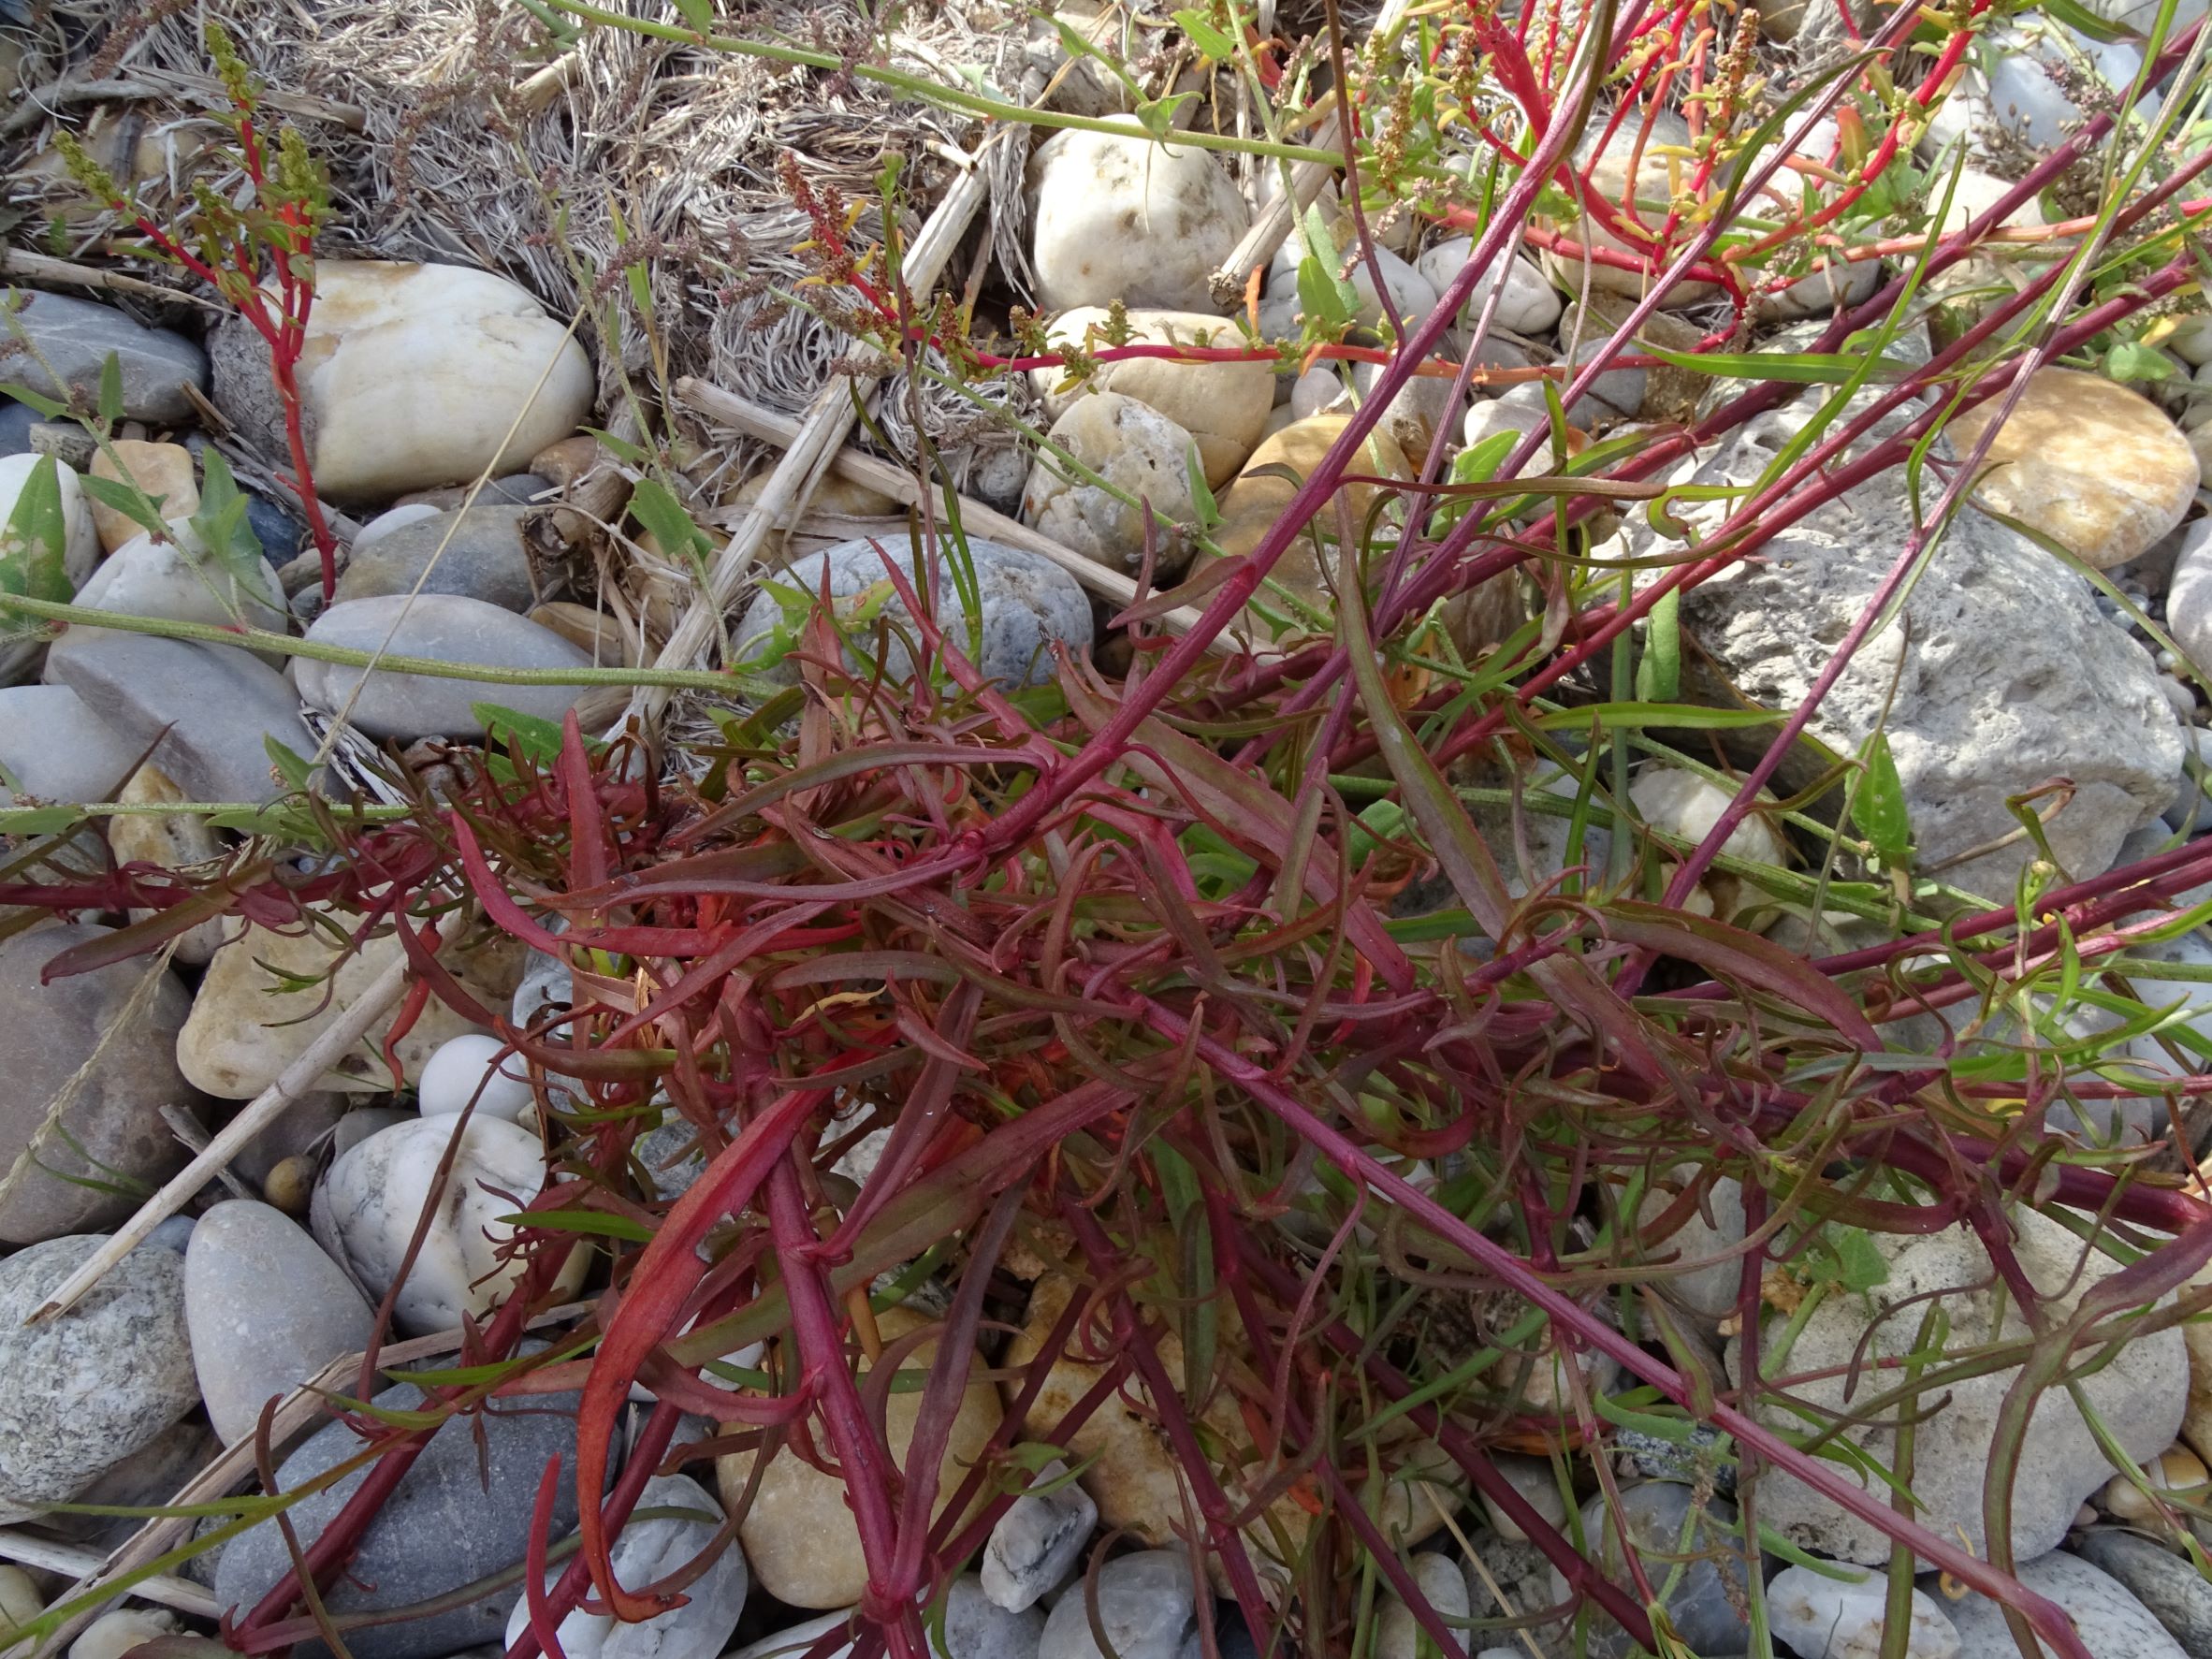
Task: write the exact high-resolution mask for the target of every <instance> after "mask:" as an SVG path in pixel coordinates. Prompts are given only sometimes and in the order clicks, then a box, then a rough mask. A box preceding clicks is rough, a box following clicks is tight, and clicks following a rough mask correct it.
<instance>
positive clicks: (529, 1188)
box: [314, 1117, 588, 1334]
mask: <svg viewBox="0 0 2212 1659" xmlns="http://www.w3.org/2000/svg"><path fill="white" fill-rule="evenodd" d="M455 1133H456V1128H455V1120H454V1119H452V1118H450V1117H418V1118H415V1119H414V1120H413V1121H411V1122H408V1123H400V1124H394V1125H393V1126H392V1127H391V1128H388V1129H380V1130H378V1131H377V1132H376V1133H375V1134H373V1135H371V1136H370V1137H369V1138H368V1139H367V1140H366V1141H363V1142H361V1143H360V1144H359V1145H357V1146H355V1147H353V1148H352V1149H351V1150H349V1151H347V1152H346V1153H344V1154H343V1155H342V1156H341V1157H339V1159H338V1160H337V1161H336V1162H335V1163H333V1164H332V1165H331V1166H330V1168H329V1170H328V1171H327V1173H326V1174H325V1175H324V1177H323V1185H322V1186H320V1187H318V1188H316V1190H315V1198H314V1221H315V1234H316V1236H317V1237H318V1238H322V1239H325V1240H326V1241H327V1242H329V1243H332V1244H335V1245H336V1246H337V1248H338V1249H339V1250H340V1251H341V1252H342V1254H343V1256H344V1258H345V1264H346V1266H347V1267H348V1268H349V1269H351V1271H352V1272H353V1273H354V1276H355V1277H357V1279H359V1280H360V1282H361V1283H362V1284H363V1285H365V1286H366V1287H368V1288H369V1290H370V1292H371V1295H375V1296H382V1295H384V1294H385V1293H386V1291H387V1290H389V1289H390V1288H391V1287H392V1282H393V1281H394V1280H395V1279H397V1278H398V1277H399V1276H400V1265H401V1263H402V1262H404V1261H405V1259H406V1255H407V1246H408V1244H409V1243H410V1241H412V1240H413V1238H414V1236H415V1224H416V1222H417V1221H418V1220H419V1219H420V1218H421V1215H422V1212H423V1206H424V1205H425V1204H426V1203H428V1202H429V1197H430V1187H431V1183H432V1182H433V1181H434V1180H436V1178H437V1174H438V1167H439V1165H440V1164H441V1163H442V1162H443V1161H444V1157H445V1151H446V1148H447V1147H448V1146H449V1145H450V1144H451V1143H452V1141H453V1137H454V1134H455ZM458 1133H459V1134H460V1136H461V1144H460V1148H459V1150H458V1152H457V1153H456V1154H455V1155H454V1159H453V1167H452V1169H451V1170H450V1171H448V1172H447V1174H446V1178H445V1181H444V1186H443V1187H442V1188H441V1190H440V1196H439V1199H438V1208H437V1213H436V1215H434V1216H433V1217H432V1219H431V1222H430V1226H429V1231H428V1233H426V1234H425V1236H424V1238H423V1244H422V1249H421V1250H420V1251H419V1252H418V1253H417V1255H416V1256H415V1263H414V1266H413V1267H412V1268H411V1269H409V1271H408V1273H407V1283H406V1286H405V1287H404V1288H402V1289H401V1290H400V1295H399V1300H398V1301H397V1302H396V1303H395V1304H394V1309H395V1312H396V1314H397V1316H398V1318H399V1321H400V1325H401V1326H402V1327H404V1328H405V1329H406V1330H408V1331H410V1332H415V1333H416V1334H421V1333H424V1332H433V1331H446V1330H450V1329H452V1328H453V1327H454V1326H456V1325H458V1324H459V1323H460V1317H461V1315H462V1314H464V1313H467V1314H473V1315H482V1314H485V1313H487V1312H488V1311H489V1310H490V1309H492V1308H493V1307H495V1306H497V1305H498V1303H499V1302H500V1300H501V1298H502V1297H503V1296H504V1295H505V1294H506V1292H507V1289H508V1288H509V1287H510V1286H512V1285H513V1284H514V1283H515V1281H516V1280H517V1279H518V1278H520V1277H521V1276H522V1270H523V1266H524V1263H523V1261H522V1259H520V1258H519V1257H515V1256H510V1257H508V1258H507V1259H503V1260H502V1259H501V1258H500V1256H499V1254H498V1252H499V1247H500V1246H501V1245H502V1244H504V1243H505V1242H506V1241H507V1239H508V1237H509V1236H510V1235H512V1234H513V1232H514V1228H513V1227H511V1226H510V1225H508V1224H507V1223H506V1222H504V1221H502V1220H501V1219H500V1217H501V1216H502V1215H514V1214H515V1212H516V1211H517V1210H518V1209H520V1208H521V1207H522V1206H523V1205H524V1204H527V1203H528V1202H529V1201H531V1199H533V1198H535V1197H536V1196H537V1194H538V1189H539V1188H540V1187H541V1186H544V1185H545V1181H546V1157H545V1151H544V1149H543V1148H542V1147H540V1146H539V1144H538V1141H537V1137H536V1136H534V1135H532V1134H530V1133H529V1132H527V1131H526V1130H523V1129H519V1128H516V1127H515V1126H514V1125H513V1124H511V1123H502V1122H501V1121H500V1120H499V1119H497V1118H471V1119H470V1120H469V1122H468V1123H467V1124H466V1125H464V1126H461V1127H460V1128H459V1130H458ZM587 1259H588V1257H587V1253H586V1252H585V1251H584V1250H583V1249H581V1248H579V1249H576V1250H575V1251H573V1252H571V1253H570V1256H569V1261H568V1267H567V1269H566V1270H565V1272H564V1273H563V1282H564V1283H566V1282H569V1281H573V1280H577V1279H580V1278H581V1277H582V1275H583V1270H584V1264H585V1262H586V1260H587Z"/></svg>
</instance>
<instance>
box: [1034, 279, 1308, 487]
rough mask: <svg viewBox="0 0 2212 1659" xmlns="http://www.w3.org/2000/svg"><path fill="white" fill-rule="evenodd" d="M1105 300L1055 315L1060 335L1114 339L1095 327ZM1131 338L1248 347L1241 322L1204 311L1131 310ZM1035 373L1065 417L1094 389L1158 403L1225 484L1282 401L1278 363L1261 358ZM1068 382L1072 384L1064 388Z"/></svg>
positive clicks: (1096, 342) (1091, 341) (1215, 481)
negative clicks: (1073, 374)
mask: <svg viewBox="0 0 2212 1659" xmlns="http://www.w3.org/2000/svg"><path fill="white" fill-rule="evenodd" d="M1105 320H1106V312H1105V309H1104V308H1103V307H1102V306H1096V305H1079V306H1077V307H1076V308H1075V309H1074V310H1073V311H1070V312H1067V313H1062V314H1061V315H1060V316H1058V317H1055V319H1054V320H1053V326H1052V328H1051V330H1050V334H1051V338H1052V339H1053V340H1054V341H1055V342H1063V343H1067V344H1071V345H1078V346H1084V347H1085V348H1086V349H1088V350H1093V351H1096V350H1100V349H1103V348H1104V347H1105V345H1106V342H1105V341H1104V340H1103V339H1102V338H1101V337H1099V336H1097V335H1095V334H1093V333H1092V332H1091V330H1092V329H1093V327H1094V326H1096V325H1102V324H1103V323H1104V322H1105ZM1128 325H1129V340H1128V343H1129V344H1131V345H1189V346H1205V347H1241V346H1243V345H1244V334H1243V332H1242V331H1241V330H1240V329H1239V328H1238V327H1237V326H1236V325H1235V324H1234V323H1231V322H1224V321H1223V320H1222V319H1221V318H1219V317H1215V316H1208V315H1206V314H1205V313H1202V312H1194V311H1160V310H1146V309H1139V310H1136V311H1132V312H1129V313H1128ZM1029 379H1030V381H1031V383H1032V384H1033V385H1034V386H1036V387H1037V389H1038V391H1039V392H1040V393H1041V394H1042V395H1043V398H1044V407H1045V413H1046V414H1048V415H1051V416H1052V417H1053V419H1055V420H1057V419H1059V418H1060V416H1061V415H1065V414H1066V413H1067V412H1068V410H1069V409H1070V407H1072V406H1073V405H1074V404H1075V402H1076V401H1077V400H1080V399H1082V398H1084V397H1087V396H1088V395H1090V394H1091V393H1093V392H1119V393H1120V394H1121V395H1122V396H1123V397H1125V398H1134V399H1136V400H1137V401H1138V402H1140V403H1146V404H1149V405H1151V406H1152V407H1153V408H1155V409H1157V410H1158V411H1159V412H1160V413H1161V414H1162V415H1166V416H1167V417H1168V418H1169V419H1170V420H1171V421H1173V422H1174V423H1175V424H1176V425H1177V426H1179V427H1181V428H1182V429H1184V430H1185V431H1186V432H1188V433H1189V434H1190V436H1191V441H1192V442H1193V443H1195V444H1197V445H1198V449H1199V460H1200V462H1201V464H1202V465H1203V466H1204V467H1205V469H1206V482H1207V483H1208V484H1209V485H1215V486H1218V485H1221V484H1225V483H1227V482H1228V481H1229V480H1230V479H1231V478H1233V477H1235V476H1236V473H1237V469H1238V468H1239V467H1241V466H1243V465H1244V461H1245V459H1246V458H1248V457H1249V456H1250V455H1251V453H1252V451H1253V450H1254V449H1256V448H1258V447H1259V440H1260V433H1261V429H1262V428H1264V427H1265V426H1266V425H1267V416H1268V411H1269V410H1270V409H1272V408H1273V407H1274V397H1275V385H1274V379H1275V377H1274V365H1273V364H1272V363H1269V362H1264V361H1263V362H1254V363H1176V362H1171V361H1169V360H1167V359H1166V358H1163V357H1126V358H1123V359H1121V360H1120V361H1118V362H1113V363H1101V364H1099V369H1098V372H1097V373H1095V374H1093V375H1092V376H1091V378H1090V379H1089V380H1088V381H1086V382H1084V383H1082V384H1080V385H1077V386H1065V382H1066V380H1067V374H1066V371H1063V370H1059V369H1034V370H1031V371H1030V373H1029ZM1063 386H1065V389H1062V388H1063Z"/></svg>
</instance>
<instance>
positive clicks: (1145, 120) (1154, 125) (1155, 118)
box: [1137, 93, 1198, 138]
mask: <svg viewBox="0 0 2212 1659" xmlns="http://www.w3.org/2000/svg"><path fill="white" fill-rule="evenodd" d="M1197 96H1198V94H1196V93H1174V94H1171V95H1169V96H1167V97H1164V98H1148V99H1146V100H1145V101H1144V102H1143V103H1142V104H1139V105H1138V106H1137V121H1138V123H1139V124H1141V125H1142V127H1143V128H1144V130H1145V131H1146V132H1148V133H1150V134H1151V135H1152V136H1153V137H1154V138H1166V137H1167V136H1168V135H1169V134H1170V133H1171V132H1173V131H1174V130H1175V115H1176V112H1177V111H1178V110H1180V109H1182V108H1183V106H1184V105H1186V104H1187V103H1189V102H1190V100H1191V99H1193V98H1195V97H1197Z"/></svg>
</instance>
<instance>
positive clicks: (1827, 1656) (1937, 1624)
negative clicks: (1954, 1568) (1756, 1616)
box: [1767, 1566, 1958, 1659]
mask: <svg viewBox="0 0 2212 1659" xmlns="http://www.w3.org/2000/svg"><path fill="white" fill-rule="evenodd" d="M1888 1597H1889V1586H1888V1584H1887V1583H1886V1582H1885V1580H1884V1579H1883V1578H1882V1576H1881V1575H1880V1574H1876V1573H1869V1574H1867V1575H1866V1576H1865V1577H1863V1578H1862V1579H1859V1581H1858V1582H1857V1583H1855V1584H1847V1583H1844V1582H1842V1581H1841V1580H1839V1579H1830V1578H1827V1577H1825V1576H1824V1575H1822V1574H1820V1573H1816V1572H1814V1571H1813V1570H1812V1568H1810V1567H1801V1566H1794V1567H1786V1568H1784V1569H1783V1571H1782V1572H1780V1573H1778V1574H1776V1575H1775V1578H1774V1582H1773V1583H1771V1584H1769V1585H1768V1586H1767V1620H1768V1624H1769V1625H1770V1626H1771V1628H1772V1629H1773V1631H1774V1634H1775V1635H1776V1636H1779V1637H1782V1639H1783V1641H1784V1642H1786V1643H1787V1644H1788V1645H1789V1650H1790V1652H1793V1653H1795V1654H1797V1659H1882V1636H1883V1632H1884V1630H1885V1614H1886V1613H1887V1610H1888V1607H1887V1604H1888ZM1957 1652H1958V1632H1957V1631H1956V1630H1954V1629H1952V1628H1951V1621H1950V1620H1949V1619H1948V1618H1946V1617H1945V1616H1944V1614H1943V1608H1940V1607H1938V1606H1937V1605H1936V1604H1935V1602H1934V1601H1933V1600H1932V1599H1930V1598H1929V1597H1928V1596H1927V1595H1924V1594H1921V1593H1920V1592H1919V1591H1917V1590H1915V1591H1914V1592H1913V1612H1912V1618H1911V1628H1910V1629H1909V1631H1908V1632H1907V1634H1906V1636H1905V1647H1904V1659H1956V1656H1957Z"/></svg>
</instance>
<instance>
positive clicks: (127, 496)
mask: <svg viewBox="0 0 2212 1659" xmlns="http://www.w3.org/2000/svg"><path fill="white" fill-rule="evenodd" d="M77 482H78V484H79V485H80V487H81V488H82V489H83V490H84V493H85V494H86V495H89V496H91V497H92V499H93V500H94V501H95V502H99V503H100V505H102V506H103V507H107V508H109V509H110V510H112V511H114V512H117V513H121V514H122V515H123V516H124V517H125V518H128V519H129V520H130V521H131V522H132V523H133V524H135V525H137V526H138V528H139V529H140V530H143V531H148V532H149V533H151V534H153V535H157V536H166V535H167V534H168V531H169V527H168V526H167V524H166V523H165V522H163V520H162V517H161V503H162V502H164V501H165V500H166V499H167V498H166V497H163V496H150V495H148V494H147V493H146V492H145V491H144V490H142V489H140V488H138V486H137V485H135V484H124V483H123V482H121V481H120V480H117V479H114V478H102V477H100V476H99V475H98V474H97V473H83V474H82V475H81V476H80V477H79V478H78V480H77Z"/></svg>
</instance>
